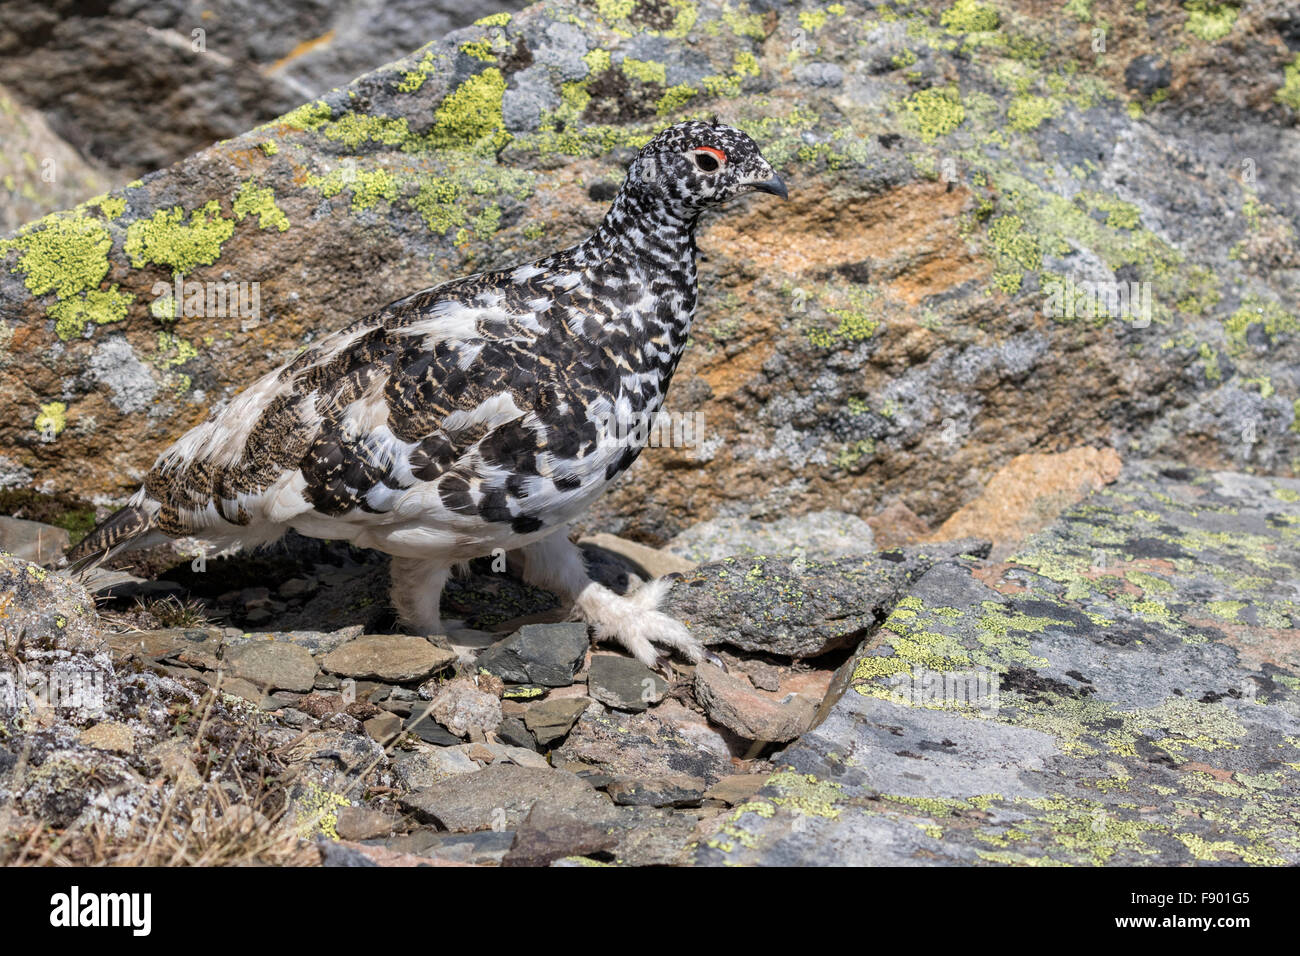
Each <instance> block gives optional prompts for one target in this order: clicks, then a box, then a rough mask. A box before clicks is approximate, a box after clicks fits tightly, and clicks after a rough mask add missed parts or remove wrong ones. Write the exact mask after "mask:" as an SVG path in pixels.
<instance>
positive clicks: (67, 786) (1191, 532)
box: [0, 465, 1300, 866]
mask: <svg viewBox="0 0 1300 956" xmlns="http://www.w3.org/2000/svg"><path fill="white" fill-rule="evenodd" d="M823 519H824V520H823V521H822V522H820V523H819V524H818V525H816V526H815V527H814V529H813V533H812V534H810V535H808V539H809V540H807V541H804V542H802V543H795V542H790V541H787V542H786V545H787V546H786V547H785V548H782V549H780V550H777V549H776V548H774V547H772V545H773V542H772V540H771V538H770V537H765V536H763V535H761V534H759V535H756V534H754V533H753V531H752V529H746V528H733V529H731V530H730V531H729V532H725V533H724V532H722V531H720V530H719V529H718V528H717V527H716V526H715V527H712V528H709V529H706V530H707V531H708V534H704V533H701V534H696V535H688V536H686V538H685V540H684V541H683V542H682V543H681V545H680V549H681V550H687V549H689V548H694V547H699V541H700V540H701V539H708V540H711V541H713V542H714V547H715V548H720V549H727V550H731V551H733V552H737V553H738V554H740V555H741V556H732V557H720V558H718V559H716V560H712V561H710V562H709V563H705V564H700V565H695V564H694V563H693V562H692V561H690V560H689V559H686V558H683V557H681V556H679V555H677V554H674V553H673V552H672V551H671V550H668V551H654V550H653V549H648V548H645V547H644V546H641V545H636V544H634V543H630V542H623V541H621V540H620V539H617V538H614V537H613V536H608V535H606V536H604V537H602V538H601V539H600V541H599V542H598V543H596V542H587V543H586V544H585V545H584V547H585V548H586V549H587V551H588V555H589V558H590V560H591V562H592V566H593V567H594V568H595V569H596V571H597V574H598V575H599V576H600V577H601V578H602V579H603V580H605V581H606V582H608V583H609V584H610V585H611V586H614V587H616V588H620V589H627V588H634V587H636V586H638V585H639V584H640V582H641V581H642V580H644V579H645V578H646V577H649V576H650V575H651V574H652V572H653V571H665V570H667V571H670V573H674V574H677V575H679V578H678V580H677V583H676V584H675V586H674V588H673V590H672V592H670V596H669V599H668V603H667V608H668V610H670V611H671V612H672V613H673V614H675V615H677V616H678V617H679V618H680V619H681V620H683V621H684V622H686V623H687V625H688V626H689V627H690V629H691V630H692V631H693V632H694V633H695V634H697V635H698V636H699V637H701V639H702V640H704V641H705V642H706V643H707V644H708V645H709V646H710V647H711V648H713V649H714V650H715V651H716V652H717V653H718V654H719V656H720V659H721V660H722V662H723V664H724V665H725V666H717V665H714V664H709V663H705V664H701V665H699V666H697V667H692V666H689V665H685V664H682V663H681V662H672V663H671V664H665V666H664V668H663V670H662V671H660V672H656V671H652V670H650V669H648V668H646V667H645V666H643V665H642V664H640V663H638V662H637V661H635V660H633V659H632V658H630V657H627V656H626V655H624V654H622V653H620V652H618V651H616V650H613V649H611V648H607V647H600V646H596V647H593V646H592V645H591V643H590V640H589V637H588V631H587V628H586V626H585V625H583V624H580V623H573V622H566V621H564V620H563V618H564V614H563V609H560V608H556V607H555V599H554V597H553V596H552V595H549V594H547V593H545V592H539V591H536V590H533V589H530V588H528V587H526V586H524V585H523V584H521V583H520V582H519V581H518V580H517V579H516V578H515V577H514V576H513V575H512V574H511V572H510V569H509V567H508V566H507V567H506V568H502V569H497V570H494V569H493V568H492V567H491V565H490V564H479V563H476V564H475V566H474V567H473V568H472V570H471V572H470V573H469V574H468V575H467V576H465V577H463V578H461V579H460V580H459V581H457V582H456V584H455V587H453V588H452V589H450V590H449V593H448V595H447V597H446V599H445V601H444V608H443V612H444V614H445V615H449V616H450V615H452V614H456V615H460V616H463V617H464V618H465V619H466V621H465V626H464V627H457V628H452V629H450V630H449V631H448V633H447V634H446V635H445V636H439V637H435V638H431V639H426V638H423V637H413V636H410V635H405V634H400V633H394V630H393V627H392V621H391V618H390V617H389V612H388V611H387V609H386V608H385V607H384V606H383V605H382V602H381V601H376V595H381V594H383V593H384V592H385V590H386V588H385V585H386V570H385V561H384V560H383V559H381V558H379V557H377V556H372V555H368V554H358V553H352V552H349V551H346V550H342V549H339V548H338V547H337V546H333V545H329V544H324V543H319V542H310V541H307V540H305V539H292V540H289V541H287V542H285V543H284V544H283V545H282V546H280V547H278V548H276V549H273V550H271V551H270V552H267V553H264V554H262V555H258V556H234V557H223V558H209V559H206V564H201V565H194V564H193V561H194V559H193V558H190V557H188V556H179V555H176V554H175V553H173V554H171V556H170V560H171V561H173V562H175V561H176V560H177V558H178V557H181V558H182V561H181V563H179V564H175V565H174V566H172V567H170V568H168V569H166V570H165V571H163V573H161V574H156V573H155V574H151V575H150V576H149V577H143V576H141V575H140V574H138V573H132V572H131V571H122V570H119V571H116V572H110V573H108V574H100V575H98V576H97V577H95V578H92V579H91V580H90V583H89V584H88V587H89V588H93V589H94V590H95V591H97V592H98V593H97V595H96V596H94V597H92V595H91V594H90V593H89V591H88V590H87V588H84V587H82V586H81V585H79V584H77V583H74V582H71V581H69V580H67V579H65V578H64V577H63V576H61V575H60V574H58V573H55V572H53V571H50V570H46V569H44V568H41V567H40V566H38V565H37V564H33V563H28V562H26V561H23V560H21V559H19V558H16V557H12V556H3V557H0V577H2V578H3V580H2V581H0V590H2V591H3V593H4V594H5V595H6V597H5V600H4V603H3V609H2V611H0V613H2V615H3V616H2V617H0V629H3V633H4V637H5V653H6V659H5V661H4V662H3V664H2V665H0V675H3V676H4V677H5V678H6V679H7V681H8V683H7V685H4V686H7V687H8V688H9V691H10V699H9V702H8V703H9V706H8V707H7V708H6V711H5V713H4V715H3V721H4V722H3V724H0V728H2V733H0V807H3V810H2V811H0V812H3V813H4V815H5V823H6V826H5V828H4V829H5V833H6V837H5V842H4V845H3V853H4V857H5V859H6V860H7V861H11V862H12V861H25V862H32V861H50V860H55V861H64V860H69V861H79V860H87V859H89V860H100V861H104V860H108V861H114V862H122V861H124V858H125V859H131V860H133V861H136V862H141V861H146V860H147V861H148V862H160V861H165V860H177V861H188V862H235V861H240V860H243V861H247V860H250V859H257V860H261V861H266V862H296V863H303V862H307V863H315V862H322V863H324V864H325V865H347V866H371V865H409V864H415V863H432V864H438V865H505V866H511V865H544V864H551V863H562V864H565V865H572V864H580V865H590V864H593V863H595V864H601V863H604V864H621V865H674V864H698V865H713V864H720V863H757V864H791V863H795V864H828V863H890V864H943V863H976V864H978V863H993V864H998V863H1003V864H1005V863H1034V864H1134V863H1159V864H1178V863H1197V862H1209V863H1250V864H1284V863H1291V864H1294V863H1296V862H1300V838H1297V836H1296V831H1295V826H1294V820H1295V813H1296V808H1297V806H1300V774H1298V773H1297V770H1296V768H1297V767H1298V766H1300V643H1297V642H1296V641H1295V639H1294V634H1295V633H1296V631H1295V628H1296V624H1297V617H1298V616H1300V606H1298V605H1297V603H1296V602H1297V600H1298V599H1300V547H1297V545H1298V541H1297V538H1298V536H1300V530H1298V529H1300V482H1297V481H1294V480H1285V479H1263V478H1256V477H1251V476H1246V475H1242V474H1239V473H1229V472H1205V471H1198V470H1194V469H1189V468H1185V467H1180V466H1166V467H1156V466H1151V465H1135V466H1131V467H1130V468H1129V469H1128V470H1127V472H1126V474H1125V475H1124V476H1123V477H1122V478H1121V479H1120V480H1119V481H1118V482H1117V483H1115V484H1113V485H1110V486H1107V487H1105V488H1103V489H1102V490H1100V491H1097V492H1095V493H1094V494H1092V495H1091V496H1090V497H1087V498H1084V499H1083V500H1082V501H1081V502H1079V503H1077V504H1075V505H1073V506H1072V507H1071V508H1068V509H1067V510H1065V511H1064V512H1063V513H1061V514H1060V515H1059V516H1058V517H1057V518H1056V519H1055V520H1054V521H1052V522H1051V523H1050V524H1049V525H1048V526H1047V527H1046V528H1045V529H1044V530H1042V531H1040V532H1039V533H1037V534H1036V535H1033V536H1031V537H1030V538H1029V539H1028V540H1027V541H1025V542H1023V543H1022V544H1020V545H1019V546H1018V547H1016V548H1015V549H1014V553H1012V554H1011V555H1010V556H1009V557H1008V558H1006V559H1005V560H995V559H991V558H989V557H988V554H989V543H988V542H980V541H977V540H972V539H962V540H957V541H949V542H943V543H937V542H936V543H930V544H922V545H915V546H911V547H905V548H899V549H890V550H884V551H865V552H864V550H863V549H862V548H861V545H860V539H858V538H855V537H853V536H852V535H851V534H844V535H841V536H836V535H834V534H832V533H831V532H830V531H828V530H827V529H828V528H829V527H830V526H831V525H832V522H831V521H829V520H828V519H829V516H828V515H824V516H823ZM840 524H841V525H843V526H845V527H848V528H852V527H853V524H852V518H851V516H841V520H840ZM48 528H49V526H46V525H41V524H39V523H35V522H29V523H27V524H26V525H25V526H23V527H21V528H15V527H14V526H13V525H12V523H11V524H9V525H8V526H7V533H8V534H9V538H8V544H9V545H10V546H13V547H16V548H18V549H19V550H22V549H23V547H24V546H25V545H29V546H35V545H36V544H37V542H36V540H35V537H36V536H35V532H36V531H37V530H41V531H42V535H44V534H54V535H56V536H57V529H53V530H48V531H47V530H45V529H48ZM39 544H40V545H41V546H44V537H43V536H42V538H41V541H40V542H39ZM792 544H793V545H794V546H793V547H791V545H792ZM755 546H761V547H763V548H764V552H761V553H755V551H754V549H755ZM855 546H858V548H859V553H857V554H853V553H851V552H852V550H853V548H854V547H855ZM167 560H168V559H167V555H166V554H165V553H163V552H155V553H154V554H152V555H146V556H144V557H143V558H141V559H139V560H137V562H136V564H135V565H133V566H132V568H133V570H134V571H136V572H139V571H144V570H145V565H148V564H151V563H152V564H154V565H155V566H157V565H164V564H166V563H167ZM648 566H649V567H648ZM23 687H26V688H27V694H26V695H20V696H19V697H14V696H13V693H14V689H15V688H23ZM69 695H71V696H69ZM23 696H25V698H26V699H25V700H24V699H22V697H23ZM15 704H17V705H18V706H13V705H15ZM142 847H149V848H150V849H149V850H148V851H147V856H144V855H145V854H146V851H145V850H144V849H142ZM133 854H135V855H137V856H141V859H139V860H137V859H135V857H134V856H132V855H133Z"/></svg>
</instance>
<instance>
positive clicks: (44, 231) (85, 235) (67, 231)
mask: <svg viewBox="0 0 1300 956" xmlns="http://www.w3.org/2000/svg"><path fill="white" fill-rule="evenodd" d="M101 203H107V204H109V208H115V207H113V206H112V201H111V200H108V199H104V200H102V201H101ZM101 208H103V206H102V205H101ZM112 246H113V240H112V237H111V236H110V235H109V232H108V228H107V227H106V226H105V225H104V223H103V222H102V221H101V220H99V219H97V218H94V217H91V216H83V215H76V214H68V213H56V214H53V215H50V216H46V217H45V218H44V219H41V220H38V221H37V222H35V223H32V224H31V225H29V226H27V227H26V228H24V229H22V230H20V231H19V233H18V234H17V235H16V236H14V237H13V238H11V239H4V240H0V257H3V256H4V255H5V254H6V253H8V252H10V251H16V252H17V253H18V257H17V262H16V264H15V265H14V267H13V268H12V270H11V271H12V272H15V273H24V278H23V282H24V285H26V287H27V290H28V291H29V292H31V294H32V295H47V294H49V293H53V294H54V295H55V296H56V297H57V301H55V302H54V303H52V304H51V305H50V306H49V307H48V308H47V310H46V312H47V314H48V315H49V316H50V318H52V319H53V320H54V323H55V326H54V328H55V334H56V335H58V337H59V338H60V339H63V340H65V341H66V340H68V339H73V338H77V337H79V336H81V335H82V334H83V333H84V332H85V330H86V329H87V328H90V327H93V326H94V325H103V324H106V323H109V322H119V321H121V320H122V319H124V318H126V315H127V312H128V311H129V309H130V306H131V303H132V302H133V301H134V299H135V297H134V296H133V295H131V294H130V293H127V292H120V291H118V286H117V285H116V284H114V285H112V286H110V287H109V288H107V289H101V288H100V285H101V284H102V282H103V281H104V279H105V278H106V277H107V275H108V270H109V259H108V255H109V252H110V250H111V249H112Z"/></svg>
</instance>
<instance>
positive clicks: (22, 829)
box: [0, 688, 320, 866]
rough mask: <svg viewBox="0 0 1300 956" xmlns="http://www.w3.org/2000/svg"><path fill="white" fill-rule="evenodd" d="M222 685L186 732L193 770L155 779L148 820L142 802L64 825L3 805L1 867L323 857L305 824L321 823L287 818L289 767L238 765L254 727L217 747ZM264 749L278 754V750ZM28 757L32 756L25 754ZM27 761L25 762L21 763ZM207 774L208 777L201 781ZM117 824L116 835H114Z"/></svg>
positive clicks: (309, 861)
mask: <svg viewBox="0 0 1300 956" xmlns="http://www.w3.org/2000/svg"><path fill="white" fill-rule="evenodd" d="M219 696H220V692H219V690H218V689H215V688H214V689H212V690H210V691H209V692H208V693H207V694H206V695H205V697H204V703H203V711H202V716H201V718H200V720H199V722H198V725H197V726H196V727H195V729H194V734H193V737H191V738H189V739H188V747H187V752H186V756H187V757H188V758H189V759H190V760H191V761H192V763H193V768H192V772H191V774H190V775H189V779H188V780H186V779H184V775H182V776H181V777H180V778H178V779H177V780H176V782H174V783H173V784H172V785H171V786H166V785H165V784H164V781H163V779H162V778H159V779H158V780H155V781H154V782H153V783H152V784H151V785H150V786H152V787H154V788H155V789H156V791H157V793H159V794H164V795H165V796H164V797H163V804H162V807H161V810H160V811H159V812H157V813H156V815H155V814H153V813H149V814H148V816H149V818H150V819H146V817H145V812H144V811H145V808H148V807H151V806H156V803H152V804H151V802H150V801H149V800H141V801H140V802H139V803H138V805H137V811H136V814H135V816H134V817H133V818H132V819H131V820H130V821H129V822H128V823H127V824H126V825H125V826H120V827H113V828H110V827H109V825H107V824H105V823H100V822H92V823H90V824H89V825H86V826H72V827H68V828H66V829H57V828H54V827H50V826H49V825H47V824H45V823H43V822H42V821H39V820H35V819H33V818H30V817H25V816H21V815H18V814H16V813H14V812H13V811H12V810H10V811H9V812H8V814H7V818H6V814H5V811H3V810H0V825H2V828H3V836H0V865H4V866H314V865H318V864H319V863H320V854H319V851H318V850H317V849H316V847H315V846H314V845H313V844H312V842H311V841H310V840H307V839H305V838H304V836H303V832H304V831H310V830H313V829H315V825H316V824H318V823H319V821H317V820H310V819H309V820H306V821H303V820H295V821H290V820H288V819H287V814H288V809H289V800H288V785H289V784H290V782H291V781H292V779H294V777H295V774H293V773H292V771H290V772H287V773H283V774H277V775H268V774H266V773H265V772H254V773H251V774H250V768H249V767H247V766H239V765H237V763H236V758H237V755H239V754H241V753H245V752H246V745H247V744H248V743H249V742H250V737H251V727H250V726H244V727H242V728H240V730H239V732H238V734H237V735H236V736H234V738H233V739H231V738H230V735H229V734H228V733H227V734H226V735H225V736H224V737H223V739H222V746H221V747H216V746H214V739H213V737H214V735H213V734H212V733H210V731H213V730H214V729H215V723H216V720H215V718H214V705H215V703H216V702H217V701H218V699H219ZM262 756H264V757H266V758H269V759H274V758H273V756H272V755H267V754H263V755H262ZM24 758H25V755H24ZM25 764H26V759H20V761H19V765H20V767H21V766H22V765H25ZM203 781H207V782H206V783H204V782H203ZM114 831H116V832H114Z"/></svg>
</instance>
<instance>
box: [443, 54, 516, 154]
mask: <svg viewBox="0 0 1300 956" xmlns="http://www.w3.org/2000/svg"><path fill="white" fill-rule="evenodd" d="M505 91H506V81H505V77H503V76H502V75H501V71H500V70H499V69H497V68H496V67H494V66H493V67H488V68H487V69H486V70H484V71H483V72H482V73H479V74H478V75H476V76H472V77H470V78H469V79H468V80H466V81H465V82H464V83H462V84H461V85H460V86H459V87H457V88H456V89H455V90H453V91H452V92H451V93H449V94H448V95H447V96H446V97H445V98H444V99H443V101H442V103H441V104H439V106H438V109H437V111H436V112H435V114H434V123H433V129H432V130H431V131H430V132H429V135H428V137H427V145H428V146H429V147H430V148H433V149H469V150H473V149H490V150H497V149H500V148H501V147H502V146H504V145H505V144H506V143H507V142H509V141H510V134H509V133H507V132H506V128H505V119H504V118H503V117H502V115H501V97H502V96H503V95H504V94H505Z"/></svg>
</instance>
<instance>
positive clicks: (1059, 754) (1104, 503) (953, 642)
mask: <svg viewBox="0 0 1300 956" xmlns="http://www.w3.org/2000/svg"><path fill="white" fill-rule="evenodd" d="M1298 599H1300V482H1297V481H1294V480H1282V479H1263V478H1257V477H1251V476H1247V475H1243V474H1239V473H1231V472H1207V471H1198V470H1192V469H1187V468H1181V467H1169V468H1165V469H1157V468H1154V467H1141V468H1132V469H1130V472H1129V474H1128V475H1127V477H1126V478H1125V479H1123V480H1121V482H1120V483H1118V484H1117V485H1115V486H1114V487H1112V488H1109V489H1104V490H1102V491H1100V492H1098V493H1096V494H1094V495H1093V496H1092V497H1090V498H1089V499H1087V500H1086V501H1085V502H1083V503H1082V504H1081V505H1079V506H1077V507H1075V508H1073V509H1072V510H1070V511H1068V512H1066V513H1065V514H1064V515H1063V516H1062V517H1061V518H1060V519H1059V520H1058V521H1057V522H1056V523H1054V524H1053V525H1052V526H1051V527H1049V528H1048V529H1047V530H1045V531H1043V532H1042V533H1040V534H1038V535H1036V536H1035V537H1033V538H1031V539H1030V540H1029V541H1028V542H1027V543H1026V544H1025V546H1024V547H1023V548H1022V549H1021V550H1020V551H1019V552H1018V553H1017V554H1016V555H1014V556H1013V557H1011V558H1010V559H1009V560H1008V561H1006V562H1004V563H998V564H992V565H988V566H983V567H974V566H973V565H972V564H971V563H969V562H963V561H953V562H945V563H942V564H939V565H937V566H936V567H934V568H933V569H932V570H930V571H929V572H928V573H927V574H926V575H925V576H924V577H923V578H921V579H920V581H918V582H917V583H916V584H915V586H914V587H913V588H912V589H911V591H910V593H909V594H908V595H907V596H906V597H904V598H903V599H902V600H901V602H900V603H899V604H898V606H897V607H896V608H895V610H894V611H893V613H892V614H891V615H890V617H889V618H888V620H887V621H886V622H885V624H884V627H883V628H882V629H881V630H880V631H879V632H878V633H877V634H876V635H875V636H873V637H872V638H871V639H869V640H868V641H867V642H866V644H865V645H864V648H863V649H862V651H860V652H859V654H857V655H856V656H855V658H854V659H853V660H852V661H850V663H849V665H847V666H846V668H845V669H844V671H843V677H844V680H843V682H842V686H844V693H843V696H841V697H840V698H839V699H838V700H837V701H835V702H834V703H833V704H832V705H830V706H829V707H827V708H825V711H826V713H825V715H824V720H823V721H822V722H821V723H820V724H819V725H818V726H816V727H815V728H814V729H813V730H811V731H810V732H808V733H807V734H805V735H804V736H803V737H802V738H800V739H799V740H798V741H796V742H795V743H794V744H792V745H791V746H790V747H789V748H787V749H786V750H784V751H783V752H781V753H780V754H778V755H776V756H775V757H774V758H773V762H774V763H775V764H777V765H780V766H781V767H782V768H783V769H782V770H781V771H780V772H778V773H777V774H776V775H774V776H773V777H771V778H770V779H769V781H768V783H767V785H766V786H765V787H764V789H763V790H761V791H760V792H759V794H758V795H757V796H756V797H755V798H754V799H753V800H752V801H750V802H748V803H745V804H742V805H741V806H740V807H738V808H736V810H735V811H734V812H733V814H732V815H730V816H728V817H726V818H724V819H723V820H722V821H721V823H720V826H719V827H718V828H716V830H715V832H713V833H712V834H711V835H709V836H707V837H706V838H704V839H702V840H701V842H700V847H699V849H698V851H697V856H696V859H697V862H700V863H708V864H716V863H723V862H727V863H759V864H819V865H825V864H862V863H869V864H892V865H898V864H923V865H933V864H945V863H946V864H953V863H962V864H981V863H991V864H1020V863H1035V864H1044V863H1054V864H1061V863H1066V864H1113V865H1134V864H1139V865H1151V864H1155V865H1185V864H1204V863H1248V864H1295V863H1297V862H1300V839H1298V838H1297V836H1296V830H1295V819H1296V814H1297V812H1298V811H1300V772H1298V771H1297V767H1300V762H1298V760H1297V756H1298V752H1300V639H1297V634H1300V631H1298V630H1297V625H1300V604H1298V603H1297V601H1298Z"/></svg>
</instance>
